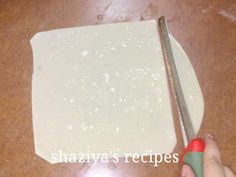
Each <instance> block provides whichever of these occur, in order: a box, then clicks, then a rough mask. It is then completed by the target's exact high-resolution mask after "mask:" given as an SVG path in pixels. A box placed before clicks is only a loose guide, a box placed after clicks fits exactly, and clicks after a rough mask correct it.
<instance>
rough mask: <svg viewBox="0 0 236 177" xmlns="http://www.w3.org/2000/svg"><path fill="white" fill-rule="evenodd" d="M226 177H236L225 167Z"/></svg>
mask: <svg viewBox="0 0 236 177" xmlns="http://www.w3.org/2000/svg"><path fill="white" fill-rule="evenodd" d="M224 169H225V174H226V177H236V176H235V174H234V173H233V172H232V170H231V169H230V168H229V167H226V166H224Z"/></svg>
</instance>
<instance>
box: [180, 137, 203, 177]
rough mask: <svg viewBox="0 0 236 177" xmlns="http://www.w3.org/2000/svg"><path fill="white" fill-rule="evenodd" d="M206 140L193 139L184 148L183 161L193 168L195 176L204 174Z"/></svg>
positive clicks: (199, 176) (200, 176) (198, 176)
mask: <svg viewBox="0 0 236 177" xmlns="http://www.w3.org/2000/svg"><path fill="white" fill-rule="evenodd" d="M204 149H205V142H204V141H203V139H201V138H195V139H193V140H191V141H190V142H189V144H188V146H187V147H186V148H185V150H184V155H183V161H184V164H187V165H189V166H190V167H191V169H192V170H193V172H194V174H195V177H204V176H203V153H204Z"/></svg>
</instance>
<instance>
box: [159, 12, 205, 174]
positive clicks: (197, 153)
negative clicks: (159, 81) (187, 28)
mask: <svg viewBox="0 0 236 177" xmlns="http://www.w3.org/2000/svg"><path fill="white" fill-rule="evenodd" d="M158 30H159V35H160V41H161V46H162V53H163V56H164V60H165V61H166V65H167V67H166V68H167V73H168V77H169V79H170V80H171V84H172V87H173V91H174V95H175V96H176V102H177V106H178V110H179V116H180V118H181V121H182V124H183V126H184V131H185V134H186V137H187V141H188V145H187V147H186V148H185V149H184V155H183V162H184V163H185V164H187V165H189V166H190V167H191V168H192V170H193V172H194V174H195V176H196V177H203V152H204V148H205V143H204V141H203V140H202V139H201V138H197V137H196V134H195V131H194V128H193V124H192V121H191V118H190V114H189V111H188V107H187V104H186V101H185V98H184V94H183V89H182V86H181V83H180V79H179V75H178V72H177V68H176V64H175V59H174V55H173V51H172V48H171V43H170V38H169V33H168V27H167V23H166V20H165V17H164V16H162V17H160V18H159V19H158Z"/></svg>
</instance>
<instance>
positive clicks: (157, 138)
mask: <svg viewBox="0 0 236 177" xmlns="http://www.w3.org/2000/svg"><path fill="white" fill-rule="evenodd" d="M171 43H172V47H173V51H174V55H175V58H176V62H177V69H178V72H179V75H180V80H181V83H182V85H183V89H184V94H185V97H186V100H187V104H188V108H189V110H190V114H191V118H192V121H193V124H194V128H195V130H196V131H198V129H199V126H200V124H201V121H202V117H203V98H202V94H201V91H200V87H199V85H198V81H197V79H196V76H195V73H194V70H193V68H192V66H191V63H190V61H189V59H188V57H187V56H186V55H185V53H184V51H183V50H182V48H181V47H180V45H179V44H178V43H177V41H176V40H174V39H173V38H172V37H171ZM31 45H32V49H33V63H34V64H33V65H34V66H33V77H32V79H33V81H32V109H33V128H34V141H35V151H36V154H38V155H39V156H41V157H42V158H44V159H46V160H47V161H49V162H51V163H53V159H52V156H51V155H52V154H53V153H56V152H58V150H61V151H62V152H64V153H68V154H69V153H87V152H93V153H109V152H115V153H118V154H119V156H121V157H122V156H124V154H125V153H139V154H141V153H144V152H150V151H151V152H156V153H167V152H171V151H172V150H173V148H174V147H175V145H176V135H175V130H174V126H173V118H172V112H171V105H170V99H169V94H168V87H167V78H166V73H165V67H164V61H163V56H162V51H161V45H160V40H159V35H158V32H157V24H156V22H155V20H150V21H142V22H129V23H119V24H109V25H97V26H86V27H75V28H67V29H58V30H52V31H47V32H40V33H37V34H36V35H35V36H34V37H33V38H32V39H31Z"/></svg>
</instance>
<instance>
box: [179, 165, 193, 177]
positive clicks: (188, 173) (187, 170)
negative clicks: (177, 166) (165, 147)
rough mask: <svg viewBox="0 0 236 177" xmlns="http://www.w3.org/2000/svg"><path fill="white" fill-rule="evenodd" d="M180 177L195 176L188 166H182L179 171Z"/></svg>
mask: <svg viewBox="0 0 236 177" xmlns="http://www.w3.org/2000/svg"><path fill="white" fill-rule="evenodd" d="M181 177H195V175H194V173H193V171H192V169H191V168H190V167H189V166H188V165H183V167H182V170H181Z"/></svg>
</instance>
